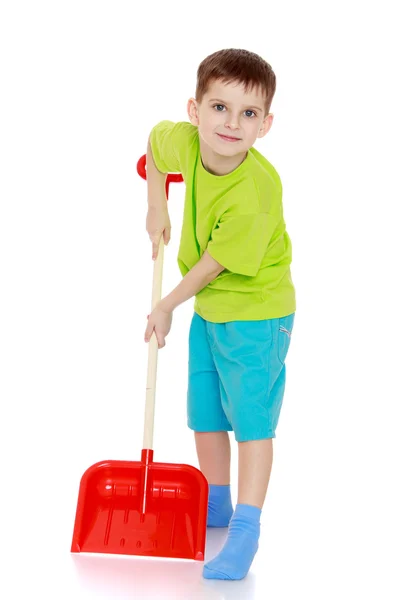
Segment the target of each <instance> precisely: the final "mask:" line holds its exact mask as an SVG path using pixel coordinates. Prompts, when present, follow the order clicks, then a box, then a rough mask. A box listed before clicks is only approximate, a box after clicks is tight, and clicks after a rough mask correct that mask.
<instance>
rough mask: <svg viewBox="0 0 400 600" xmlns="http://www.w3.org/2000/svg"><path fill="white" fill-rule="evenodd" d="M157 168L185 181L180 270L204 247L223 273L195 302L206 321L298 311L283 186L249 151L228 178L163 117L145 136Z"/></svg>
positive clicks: (187, 127)
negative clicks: (214, 169) (215, 172)
mask: <svg viewBox="0 0 400 600" xmlns="http://www.w3.org/2000/svg"><path fill="white" fill-rule="evenodd" d="M150 143H151V148H152V154H153V157H154V162H155V164H156V166H157V168H158V170H159V171H161V172H163V173H167V172H180V173H182V176H183V179H184V181H185V184H186V192H185V206H184V216H183V223H182V232H181V241H180V247H179V252H178V264H179V267H180V270H181V273H182V275H183V276H184V275H186V273H187V272H188V271H189V270H190V269H191V268H192V267H193V266H194V265H195V264H196V263H197V262H198V261H199V260H200V258H201V256H202V255H203V253H204V252H205V251H206V250H207V251H208V252H209V254H210V255H211V256H212V257H213V258H214V259H215V260H216V261H218V262H219V263H220V264H221V265H222V266H223V267H224V271H223V272H222V273H221V274H220V275H219V276H218V277H217V278H216V279H215V280H214V281H212V282H211V283H210V284H209V285H208V286H206V287H205V288H204V289H203V290H201V291H200V292H199V293H198V294H197V295H196V299H195V311H196V312H197V313H198V314H199V315H200V316H201V317H203V318H204V319H206V320H208V321H211V322H215V323H223V322H228V321H236V320H261V319H268V318H277V317H281V316H282V317H283V316H287V315H289V314H291V313H293V312H295V309H296V298H295V289H294V285H293V282H292V278H291V271H290V265H291V260H292V245H291V241H290V238H289V235H288V233H287V231H286V224H285V221H284V217H283V208H282V185H281V180H280V177H279V175H278V173H277V171H276V170H275V168H274V167H273V166H272V164H271V163H270V162H269V161H268V160H267V159H266V158H265V157H264V156H263V155H261V154H260V153H259V152H258V151H257V150H256V149H255V148H251V149H250V150H249V151H248V154H247V156H246V158H245V160H244V161H243V162H242V163H241V165H239V166H238V167H237V168H236V169H235V170H234V171H232V172H231V173H228V174H227V175H221V176H218V175H213V174H211V173H209V172H208V171H207V170H206V169H205V168H204V166H203V164H202V161H201V154H200V144H199V136H198V130H197V127H194V126H193V125H191V124H190V123H186V122H178V123H173V122H171V121H162V122H161V123H159V124H158V125H156V126H155V127H154V128H153V129H152V131H151V133H150Z"/></svg>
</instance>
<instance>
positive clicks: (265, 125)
mask: <svg viewBox="0 0 400 600" xmlns="http://www.w3.org/2000/svg"><path fill="white" fill-rule="evenodd" d="M273 120H274V115H273V114H272V113H269V114H268V115H267V116H266V117H265V119H264V120H263V122H262V124H261V127H260V130H259V132H258V135H257V137H259V138H262V137H264V136H265V135H267V133H268V131H269V130H270V129H271V127H272V122H273Z"/></svg>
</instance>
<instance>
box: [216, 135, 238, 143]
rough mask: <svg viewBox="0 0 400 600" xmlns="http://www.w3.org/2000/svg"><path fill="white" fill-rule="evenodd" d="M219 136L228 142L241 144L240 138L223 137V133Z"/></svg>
mask: <svg viewBox="0 0 400 600" xmlns="http://www.w3.org/2000/svg"><path fill="white" fill-rule="evenodd" d="M217 135H218V136H219V137H220V138H221V139H222V140H225V141H226V142H240V138H237V137H232V136H231V135H222V134H221V133H217Z"/></svg>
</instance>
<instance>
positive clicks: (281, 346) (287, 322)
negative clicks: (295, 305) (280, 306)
mask: <svg viewBox="0 0 400 600" xmlns="http://www.w3.org/2000/svg"><path fill="white" fill-rule="evenodd" d="M293 323H294V313H293V314H292V315H289V316H287V317H281V318H280V319H279V331H278V358H279V360H280V362H281V363H282V365H283V364H284V363H285V360H286V356H287V353H288V351H289V346H290V341H291V339H292V331H293Z"/></svg>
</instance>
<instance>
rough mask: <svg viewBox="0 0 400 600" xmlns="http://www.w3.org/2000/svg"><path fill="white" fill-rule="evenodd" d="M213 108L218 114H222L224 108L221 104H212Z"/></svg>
mask: <svg viewBox="0 0 400 600" xmlns="http://www.w3.org/2000/svg"><path fill="white" fill-rule="evenodd" d="M214 108H216V109H217V111H218V112H222V111H223V109H224V108H225V106H224V105H223V104H214Z"/></svg>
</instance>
